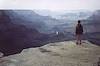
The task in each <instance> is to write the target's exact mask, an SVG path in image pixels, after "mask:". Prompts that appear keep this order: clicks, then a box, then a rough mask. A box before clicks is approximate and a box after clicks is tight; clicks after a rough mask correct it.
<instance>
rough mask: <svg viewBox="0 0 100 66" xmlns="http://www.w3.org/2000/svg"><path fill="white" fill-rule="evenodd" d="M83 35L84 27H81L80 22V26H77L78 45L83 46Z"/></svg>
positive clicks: (79, 23)
mask: <svg viewBox="0 0 100 66" xmlns="http://www.w3.org/2000/svg"><path fill="white" fill-rule="evenodd" d="M82 35H83V26H82V25H81V21H80V20H78V24H77V25H76V40H77V41H76V44H77V45H81V44H82V42H81V41H82Z"/></svg>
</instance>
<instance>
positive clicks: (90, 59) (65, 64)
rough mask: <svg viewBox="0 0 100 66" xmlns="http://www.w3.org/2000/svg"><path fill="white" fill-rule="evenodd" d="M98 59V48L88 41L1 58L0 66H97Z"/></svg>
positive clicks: (61, 43) (51, 45) (44, 47)
mask: <svg viewBox="0 0 100 66" xmlns="http://www.w3.org/2000/svg"><path fill="white" fill-rule="evenodd" d="M99 57H100V46H97V45H95V44H92V43H90V42H88V41H83V42H82V45H76V44H75V41H64V42H56V43H49V44H47V45H45V46H42V47H37V48H29V49H25V50H23V51H22V52H21V53H20V54H16V55H11V56H8V57H3V58H1V59H0V66H97V62H98V58H99Z"/></svg>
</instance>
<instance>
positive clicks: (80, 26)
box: [76, 24, 83, 35]
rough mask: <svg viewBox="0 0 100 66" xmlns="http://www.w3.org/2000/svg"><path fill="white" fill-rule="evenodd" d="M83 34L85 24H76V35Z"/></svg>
mask: <svg viewBox="0 0 100 66" xmlns="http://www.w3.org/2000/svg"><path fill="white" fill-rule="evenodd" d="M77 34H83V26H82V25H81V24H77V26H76V35H77Z"/></svg>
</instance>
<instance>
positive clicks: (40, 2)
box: [0, 0, 100, 10]
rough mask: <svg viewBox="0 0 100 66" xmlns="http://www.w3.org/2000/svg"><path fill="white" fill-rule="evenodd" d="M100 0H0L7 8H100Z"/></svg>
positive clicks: (0, 5)
mask: <svg viewBox="0 0 100 66" xmlns="http://www.w3.org/2000/svg"><path fill="white" fill-rule="evenodd" d="M99 3H100V0H0V8H1V9H2V8H5V9H49V10H77V9H90V10H95V9H100V4H99Z"/></svg>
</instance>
